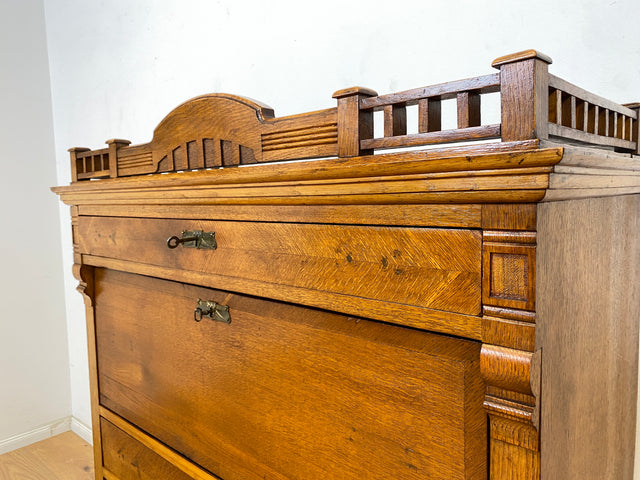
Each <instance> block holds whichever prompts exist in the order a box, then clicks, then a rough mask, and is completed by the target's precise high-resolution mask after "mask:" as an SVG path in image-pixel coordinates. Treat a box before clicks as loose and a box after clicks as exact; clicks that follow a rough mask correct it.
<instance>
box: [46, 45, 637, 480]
mask: <svg viewBox="0 0 640 480" xmlns="http://www.w3.org/2000/svg"><path fill="white" fill-rule="evenodd" d="M550 63H551V60H550V59H549V58H548V57H546V56H544V55H542V54H540V53H538V52H536V51H533V50H530V51H526V52H520V53H518V54H514V55H509V56H506V57H502V58H499V59H497V60H496V61H495V62H494V63H493V66H494V67H495V68H496V69H497V70H498V71H497V72H495V73H493V74H489V75H485V76H480V77H477V78H472V79H467V80H461V81H452V82H448V83H444V84H440V85H434V86H429V87H423V88H417V89H414V90H409V91H404V92H399V93H391V94H386V95H377V94H376V93H375V92H373V91H371V90H368V89H365V88H360V87H357V88H349V89H345V90H341V91H338V92H336V93H335V94H334V98H335V99H336V102H337V106H336V107H334V108H330V109H327V110H322V111H317V112H311V113H304V114H301V115H294V116H288V117H280V118H277V117H275V116H274V113H273V111H272V110H271V109H270V108H268V107H266V106H265V105H261V104H259V103H257V102H255V101H252V100H248V99H245V98H241V97H236V96H233V95H222V94H213V95H204V96H201V97H197V98H194V99H192V100H189V101H187V102H186V103H184V104H182V105H180V106H179V107H177V108H176V109H175V110H173V111H172V112H171V113H169V115H168V116H167V117H165V119H164V120H162V122H160V124H159V125H158V127H157V128H156V129H155V132H154V135H153V139H152V140H151V142H150V143H147V144H144V145H129V142H128V141H126V140H109V141H108V142H107V144H108V147H107V148H105V149H101V150H89V149H86V148H74V149H71V166H72V183H71V185H69V186H65V187H58V188H54V191H55V192H56V193H57V194H59V195H60V197H61V199H62V201H64V202H65V203H66V204H68V205H70V206H71V215H72V228H73V243H74V245H73V247H74V259H75V265H74V273H75V276H76V277H77V279H78V281H79V282H80V286H79V290H80V291H81V292H82V293H83V295H84V298H85V303H86V312H87V325H88V341H89V352H90V363H91V369H90V371H91V387H92V397H91V398H92V407H93V435H94V452H95V463H96V478H97V479H103V478H104V479H106V480H130V479H150V480H167V479H179V480H183V479H184V480H186V479H199V480H212V479H224V480H254V479H256V480H257V479H269V480H293V479H297V480H319V479H323V480H324V479H341V480H343V479H344V480H352V479H353V480H362V479H397V480H405V479H406V480H409V479H411V480H417V479H442V480H457V479H460V480H461V479H465V480H481V479H491V480H516V479H517V480H520V479H523V480H537V479H540V478H542V479H544V480H567V479H580V480H588V479H593V480H605V479H610V480H631V479H632V476H633V460H634V444H635V440H634V438H635V425H636V390H637V376H638V375H637V374H638V370H637V366H638V360H637V359H638V322H639V318H638V317H639V316H640V273H639V272H640V242H639V240H640V156H639V155H638V154H639V150H638V148H639V147H638V146H639V140H638V131H639V125H640V122H639V113H638V110H639V107H640V104H629V105H626V106H622V105H618V104H616V103H613V102H611V101H609V100H607V99H604V98H601V97H598V96H596V95H594V94H591V93H589V92H587V91H585V90H583V89H581V88H579V87H577V86H575V85H573V84H571V83H568V82H566V81H565V80H563V79H560V78H558V77H556V76H553V75H551V74H549V72H548V65H549V64H550ZM491 94H493V95H499V98H500V117H501V121H500V123H499V124H493V125H488V124H486V123H483V119H482V118H481V115H480V112H481V101H482V99H483V97H484V96H485V95H491ZM445 102H451V103H452V104H454V105H455V106H456V107H457V126H456V128H451V129H443V128H442V114H441V112H442V105H443V104H444V103H445ZM410 109H413V110H415V112H412V113H416V115H415V117H417V125H413V124H409V125H408V123H411V122H407V118H408V116H407V110H410ZM374 112H381V113H380V114H376V113H374ZM378 115H380V117H378ZM409 117H410V118H411V115H410V116H409ZM376 121H380V122H381V124H380V125H381V127H380V128H379V130H380V133H379V134H377V132H378V129H377V128H374V123H375V122H376ZM463 142H464V143H463ZM441 144H454V145H448V146H443V145H441ZM405 147H413V148H405ZM415 147H420V148H415ZM387 149H394V150H392V151H390V152H389V151H387ZM301 159H303V160H304V161H296V162H287V161H288V160H301ZM314 159H315V160H314Z"/></svg>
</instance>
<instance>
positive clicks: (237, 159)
mask: <svg viewBox="0 0 640 480" xmlns="http://www.w3.org/2000/svg"><path fill="white" fill-rule="evenodd" d="M232 152H233V159H232V162H233V164H234V165H240V145H239V144H237V143H235V142H234V143H232Z"/></svg>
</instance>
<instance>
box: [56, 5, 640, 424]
mask: <svg viewBox="0 0 640 480" xmlns="http://www.w3.org/2000/svg"><path fill="white" fill-rule="evenodd" d="M45 11H46V22H47V34H48V45H49V58H50V65H51V82H52V92H53V112H54V119H55V140H56V153H57V168H58V181H59V183H60V184H65V183H67V182H68V181H69V160H68V154H67V153H66V149H67V148H68V147H72V146H86V147H91V148H99V147H101V145H103V142H104V141H105V140H106V139H108V138H114V137H116V138H127V139H130V140H132V141H133V142H134V143H142V142H147V141H149V140H150V139H151V135H152V132H153V129H154V127H155V126H156V125H157V124H158V122H159V121H160V120H161V119H162V118H163V117H164V115H166V114H167V113H168V112H169V111H170V110H171V109H172V108H173V107H175V106H176V105H178V104H179V103H181V102H182V101H184V100H186V99H188V98H190V97H193V96H195V95H199V94H202V93H206V92H228V93H235V94H239V95H244V96H248V97H252V98H256V99H258V100H261V101H263V102H265V103H267V104H269V105H271V106H272V107H274V108H275V110H276V114H277V115H286V114H292V113H298V112H304V111H309V110H314V109H319V108H326V107H330V106H333V105H334V101H333V100H332V98H331V94H332V93H333V92H334V91H335V90H338V89H340V88H345V87H349V86H353V85H362V86H366V87H370V88H373V89H375V90H377V91H378V92H379V93H388V92H393V91H398V90H402V89H408V88H413V87H418V86H423V85H429V84H432V83H439V82H443V81H448V80H454V79H460V78H466V77H469V76H475V75H481V74H485V73H491V72H493V71H494V70H492V69H491V67H490V63H491V61H492V60H493V59H494V58H496V57H498V56H501V55H504V54H507V53H512V52H516V51H519V50H523V49H526V48H536V49H538V50H540V51H542V52H544V53H546V54H548V55H550V56H551V57H552V58H553V59H554V61H555V63H554V64H553V65H551V72H552V73H554V74H556V75H559V76H561V77H563V78H566V79H567V80H569V81H573V82H574V83H578V84H579V85H580V86H582V87H584V88H586V89H588V90H590V91H592V92H594V93H598V94H600V95H603V96H605V97H607V98H610V99H612V100H615V101H618V102H620V103H625V102H632V101H640V29H639V28H637V21H638V19H639V18H640V2H638V1H637V0H618V1H615V0H614V1H607V2H603V1H598V0H575V1H566V0H538V1H536V2H531V1H529V0H527V1H523V0H498V1H482V0H473V1H471V0H469V1H465V0H458V1H455V0H433V1H424V0H416V1H405V2H403V1H396V2H388V1H385V2H376V1H373V0H368V1H357V2H356V1H352V2H349V1H344V0H341V1H334V0H326V1H322V2H301V1H299V0H296V1H290V0H289V1H275V0H272V1H268V2H267V1H258V0H255V1H247V0H218V1H209V0H207V1H205V0H200V1H197V0H189V1H185V0H174V1H171V0H164V1H161V0H136V1H135V2H132V1H129V0H105V1H101V2H87V1H81V0H45ZM66 214H67V211H66V209H64V211H63V216H66ZM62 223H63V225H62V226H63V228H62V231H63V243H64V245H65V248H64V271H65V275H66V281H65V287H66V299H67V305H68V329H69V346H70V362H71V385H72V399H73V400H72V403H73V414H74V415H75V416H77V417H79V418H80V419H81V420H83V421H84V422H85V423H89V396H88V381H87V373H86V349H85V331H84V328H85V327H84V319H83V313H84V312H83V307H82V302H81V299H80V296H79V295H78V294H77V293H76V292H75V291H73V287H74V286H75V284H76V282H75V280H73V279H72V277H71V273H70V272H71V264H72V254H71V249H70V247H69V246H70V244H71V241H70V238H69V228H68V223H67V220H66V217H65V219H64V220H63V222H62Z"/></svg>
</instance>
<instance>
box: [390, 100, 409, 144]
mask: <svg viewBox="0 0 640 480" xmlns="http://www.w3.org/2000/svg"><path fill="white" fill-rule="evenodd" d="M406 134H407V108H406V107H405V106H404V105H386V106H385V107H384V136H385V137H395V136H397V135H406Z"/></svg>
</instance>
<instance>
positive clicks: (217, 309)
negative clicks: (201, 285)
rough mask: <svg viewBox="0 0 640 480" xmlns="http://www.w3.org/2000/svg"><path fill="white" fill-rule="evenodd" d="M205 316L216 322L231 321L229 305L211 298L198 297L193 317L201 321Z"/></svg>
mask: <svg viewBox="0 0 640 480" xmlns="http://www.w3.org/2000/svg"><path fill="white" fill-rule="evenodd" d="M203 318H208V319H210V320H213V321H214V322H223V323H231V316H230V315H229V307H228V306H227V305H220V304H219V303H216V302H214V301H211V300H201V299H198V304H197V305H196V309H195V310H194V311H193V319H194V320H195V321H196V322H199V321H200V320H202V319H203Z"/></svg>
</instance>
